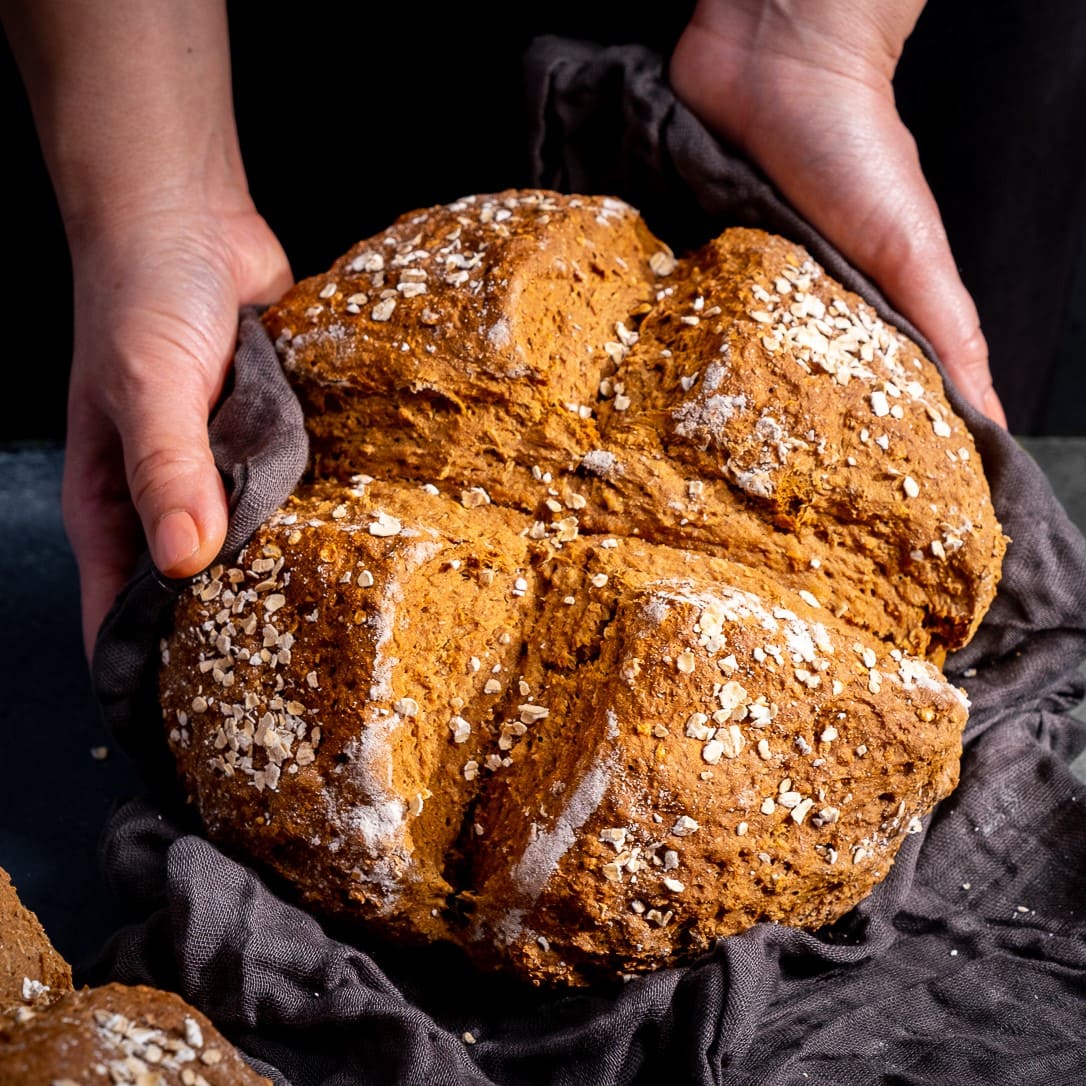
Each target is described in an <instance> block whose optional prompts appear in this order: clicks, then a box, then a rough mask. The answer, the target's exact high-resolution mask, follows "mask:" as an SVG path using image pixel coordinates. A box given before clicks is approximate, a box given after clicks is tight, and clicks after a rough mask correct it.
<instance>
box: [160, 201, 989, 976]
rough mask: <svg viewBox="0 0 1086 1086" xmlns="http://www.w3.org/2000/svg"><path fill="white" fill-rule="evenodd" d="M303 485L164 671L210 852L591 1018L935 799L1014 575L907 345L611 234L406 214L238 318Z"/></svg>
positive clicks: (623, 232)
mask: <svg viewBox="0 0 1086 1086" xmlns="http://www.w3.org/2000/svg"><path fill="white" fill-rule="evenodd" d="M264 320H265V324H266V327H267V328H268V330H269V332H270V334H271V335H272V337H273V339H274V341H275V343H276V346H277V350H278V352H279V355H280V358H281V359H282V362H283V365H284V368H285V370H286V372H287V375H288V377H289V379H290V380H291V382H292V384H293V386H294V387H295V389H296V390H297V392H298V394H299V396H300V398H301V400H302V403H303V405H304V408H305V412H306V424H307V428H308V431H309V436H310V441H311V449H312V456H311V464H310V469H309V472H308V475H307V478H306V479H305V480H304V481H303V483H302V484H301V485H300V486H299V487H298V488H297V490H296V492H295V494H294V495H293V496H292V497H291V498H290V500H289V501H288V502H287V503H286V504H285V505H284V506H283V508H281V509H280V510H279V511H278V512H277V513H276V514H275V515H274V516H272V517H271V518H270V519H269V520H268V522H267V523H266V524H265V525H264V526H263V527H262V528H261V529H260V530H259V531H258V532H257V533H256V534H255V536H254V537H253V538H252V539H251V541H250V542H249V543H248V545H247V546H246V548H245V549H244V550H243V552H242V553H241V555H240V556H239V558H238V560H237V562H236V563H234V564H232V565H223V566H216V567H215V568H213V569H211V570H209V571H207V572H206V573H205V574H203V575H202V576H200V577H199V578H197V579H196V580H195V582H194V583H193V585H192V588H191V591H187V592H186V593H185V594H184V596H183V597H182V599H181V600H180V602H179V604H178V607H177V610H176V614H175V622H174V626H173V629H172V631H171V632H170V633H169V635H168V636H167V637H166V638H165V639H164V640H163V643H162V668H161V672H160V691H161V701H162V707H163V713H164V719H165V727H166V731H167V735H168V740H169V744H170V747H171V749H172V751H173V753H174V755H175V757H176V760H177V764H178V767H179V771H180V774H181V778H182V781H183V783H184V786H185V788H186V790H187V792H188V794H189V795H190V797H191V798H192V800H193V802H194V803H195V805H196V808H197V810H198V811H199V813H200V815H201V817H202V819H203V821H204V824H205V826H206V829H207V832H208V834H209V836H210V837H211V838H212V839H214V840H216V841H218V842H219V843H221V844H222V845H224V847H228V848H230V849H233V850H235V851H236V852H237V853H238V854H240V855H242V856H244V857H247V858H249V859H251V860H253V861H254V862H256V863H258V864H259V865H260V866H261V867H262V868H264V869H266V870H268V871H271V872H273V873H274V874H275V875H276V876H278V877H279V878H281V879H282V880H285V884H286V885H287V886H289V887H291V888H292V892H293V893H294V894H295V896H296V899H297V900H299V901H300V902H302V903H304V904H305V905H306V906H308V907H309V908H311V909H312V910H313V911H314V912H316V913H318V914H319V915H322V916H325V917H330V918H334V919H335V920H337V921H339V922H346V923H348V924H354V925H356V926H357V928H358V930H365V931H367V932H370V933H377V934H378V935H381V936H383V937H388V938H393V939H402V940H406V941H415V942H425V941H433V940H449V941H452V942H454V943H456V944H458V945H459V946H461V947H462V948H464V949H465V950H466V951H467V952H468V954H470V955H471V956H472V957H473V958H474V959H475V960H477V961H478V962H479V963H480V964H481V965H483V966H484V967H487V968H496V969H505V970H509V971H512V972H514V973H515V974H517V975H519V976H521V977H523V978H525V979H528V980H531V981H532V982H534V983H540V984H549V983H562V984H586V983H592V982H595V981H597V980H605V979H613V978H617V977H619V976H622V975H627V974H631V973H638V972H644V971H647V970H651V969H655V968H658V967H660V966H663V965H669V964H676V963H681V962H687V961H690V960H693V959H694V958H696V957H697V956H699V955H701V954H703V953H705V952H706V951H709V950H711V949H712V947H713V945H714V944H715V942H716V941H717V940H718V939H720V938H721V937H723V936H727V935H730V934H733V933H736V932H740V931H743V930H745V929H747V928H749V927H751V926H752V925H754V924H757V923H759V922H765V921H777V922H781V923H786V924H791V925H796V926H801V927H805V928H811V929H815V928H818V927H820V926H822V925H825V924H827V923H829V922H832V921H833V920H835V919H837V918H838V917H840V916H841V915H843V914H844V913H845V912H847V911H848V910H849V909H850V908H851V907H852V906H853V905H855V904H856V903H857V902H858V901H859V900H861V899H862V898H863V897H864V896H865V895H866V894H867V893H869V891H870V890H871V889H872V887H873V886H874V885H875V884H876V883H877V882H879V881H880V880H881V879H882V878H884V877H885V875H886V874H887V872H888V870H889V867H890V865H891V864H892V862H893V858H894V855H895V854H896V852H897V849H898V848H899V846H900V845H901V842H902V840H903V839H904V837H905V836H906V834H908V833H909V832H910V831H915V830H917V829H918V828H919V827H920V825H921V823H920V819H921V818H923V817H924V816H925V815H926V814H927V813H928V812H929V811H930V810H931V809H932V807H933V806H934V805H935V803H936V802H937V801H938V800H939V799H941V798H943V797H944V796H946V795H947V794H948V793H949V792H950V791H951V790H952V789H953V787H954V786H955V784H956V782H957V775H958V763H959V759H960V754H961V732H962V728H963V726H964V723H965V720H966V717H967V710H968V702H967V699H966V698H965V695H964V693H963V692H962V691H961V690H959V689H957V688H955V687H954V686H952V685H951V684H949V683H948V682H947V680H946V679H945V678H944V676H943V674H942V672H941V671H940V665H941V663H942V661H943V659H944V657H945V654H946V653H947V652H948V651H950V650H953V649H956V648H959V647H960V646H962V645H964V644H965V643H966V642H967V641H968V640H969V639H970V637H971V636H972V635H973V632H974V631H975V630H976V627H977V625H978V624H979V622H980V620H981V618H982V617H983V615H984V613H985V611H986V610H987V608H988V606H989V604H990V603H991V600H992V598H993V596H994V594H995V591H996V586H997V583H998V580H999V573H1000V566H1001V559H1002V555H1003V552H1004V549H1005V546H1006V543H1007V540H1006V539H1005V537H1004V535H1003V533H1002V531H1001V529H1000V526H999V524H998V523H997V521H996V518H995V515H994V512H993V509H992V505H991V500H990V494H989V490H988V486H987V483H986V481H985V478H984V474H983V468H982V465H981V463H980V459H979V457H978V456H977V453H976V450H975V447H974V444H973V441H972V439H971V436H970V434H969V432H968V430H967V429H966V428H965V426H964V425H963V423H962V422H961V420H960V419H959V418H958V417H957V416H956V415H955V413H954V412H953V411H952V409H951V407H950V405H949V404H948V402H947V399H946V396H945V393H944V390H943V386H942V382H941V379H940V377H939V375H938V373H937V371H936V370H935V368H934V367H933V365H932V364H931V363H930V362H929V361H928V360H927V359H925V358H924V357H923V355H922V354H921V353H920V351H919V350H918V348H917V347H916V345H915V344H913V343H912V342H910V341H909V340H908V339H907V338H905V337H904V336H903V335H902V334H901V333H899V332H898V331H897V330H896V329H894V328H892V327H891V326H889V325H887V324H886V323H885V322H884V321H882V320H881V319H880V318H879V317H878V316H877V315H876V314H875V312H874V311H873V310H872V309H871V308H870V307H869V306H868V305H867V304H866V303H865V302H863V301H862V300H861V299H860V298H859V297H857V296H856V295H854V294H851V293H850V292H848V291H846V290H845V289H844V288H843V287H842V286H841V285H840V284H838V283H836V282H835V281H834V280H833V279H831V278H830V277H829V276H828V275H827V274H826V273H825V272H824V271H823V269H822V268H820V267H819V266H818V265H817V264H816V263H815V262H814V261H813V260H812V259H811V257H810V256H809V255H808V254H807V253H806V252H805V251H804V250H803V249H802V248H801V247H799V246H797V245H794V244H792V243H790V242H788V241H786V240H785V239H783V238H780V237H776V236H773V235H770V234H767V233H764V232H761V231H757V230H751V229H739V228H737V229H730V230H727V231H725V232H724V233H723V234H721V235H720V236H719V237H718V238H715V239H714V240H713V241H711V242H710V243H709V244H707V245H706V246H705V247H703V248H702V249H700V250H698V251H696V252H693V253H691V254H688V255H685V256H683V257H681V258H679V259H677V258H676V257H675V256H674V255H673V253H672V252H671V250H670V249H669V248H668V246H667V245H666V244H664V243H663V242H662V241H660V240H659V239H658V238H656V237H655V236H654V235H653V233H652V232H651V231H650V230H649V228H648V227H647V226H646V224H645V223H644V221H643V220H642V219H641V217H640V216H639V214H638V213H637V212H636V211H635V210H634V209H633V208H631V207H630V206H628V205H627V204H625V203H623V202H622V201H620V200H617V199H614V198H610V197H599V196H566V195H559V194H557V193H553V192H547V191H537V190H515V191H507V192H502V193H498V194H495V195H488V196H473V197H468V198H465V199H462V200H459V201H457V202H455V203H453V204H449V205H446V206H440V207H434V208H428V209H424V210H421V211H416V212H413V213H410V214H408V215H405V216H403V217H401V218H400V219H399V220H397V222H395V223H394V224H393V225H392V226H391V227H390V228H389V229H388V230H386V231H384V232H383V233H381V234H379V235H377V236H376V237H373V238H370V239H368V240H366V241H364V242H361V243H360V244H358V245H356V246H355V247H354V248H353V249H351V250H350V251H349V252H348V253H346V254H345V255H344V256H343V257H342V258H341V259H340V260H338V261H337V262H336V263H335V264H334V265H333V266H332V268H331V269H330V270H329V271H328V273H327V274H324V275H320V276H316V277H314V278H312V279H308V280H305V281H303V282H301V283H299V284H297V285H296V286H295V287H294V288H292V289H291V290H290V291H289V292H288V293H287V294H286V295H285V296H284V297H283V299H282V300H281V301H280V302H279V303H278V304H276V305H274V306H272V307H270V308H269V309H268V310H267V311H266V312H265V314H264Z"/></svg>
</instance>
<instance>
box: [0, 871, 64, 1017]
mask: <svg viewBox="0 0 1086 1086" xmlns="http://www.w3.org/2000/svg"><path fill="white" fill-rule="evenodd" d="M71 987H72V968H71V966H70V965H69V964H68V963H67V962H66V961H65V960H64V959H63V958H62V957H61V956H60V954H58V953H57V951H56V949H55V948H54V946H53V944H52V943H51V942H50V941H49V937H48V936H47V935H46V934H45V931H44V929H43V928H42V926H41V923H40V922H39V921H38V918H37V917H36V916H35V915H34V914H33V913H32V912H31V911H30V910H29V909H28V908H26V906H24V905H23V903H22V902H21V901H20V900H19V896H18V894H17V893H16V892H15V887H14V886H12V884H11V878H10V877H9V875H8V873H7V872H6V871H4V870H3V869H0V1009H3V1008H4V1007H13V1006H19V1005H36V1004H39V1003H42V1002H48V1001H49V1000H50V999H55V998H56V997H57V996H58V995H60V994H62V993H64V992H67V991H70V990H71Z"/></svg>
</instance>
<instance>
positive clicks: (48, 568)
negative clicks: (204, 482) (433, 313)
mask: <svg viewBox="0 0 1086 1086" xmlns="http://www.w3.org/2000/svg"><path fill="white" fill-rule="evenodd" d="M1022 444H1023V445H1024V446H1025V448H1026V449H1027V450H1028V451H1029V452H1030V453H1031V454H1032V455H1033V456H1034V457H1035V458H1036V459H1037V461H1038V463H1040V465H1041V466H1042V468H1044V470H1045V471H1046V473H1047V474H1048V476H1049V478H1050V479H1051V480H1052V484H1053V488H1054V489H1055V491H1056V493H1057V495H1059V497H1060V498H1061V500H1062V501H1063V502H1064V505H1065V506H1066V508H1067V509H1068V511H1069V513H1070V514H1071V517H1072V519H1074V520H1075V522H1076V523H1077V524H1078V526H1079V527H1080V528H1082V529H1084V530H1086V438H1029V439H1023V440H1022ZM61 463H62V451H61V449H60V448H59V447H57V446H55V445H9V446H6V447H5V446H0V503H2V507H3V508H5V509H6V510H7V511H8V518H9V520H8V534H7V539H8V544H7V545H6V546H5V547H4V548H3V549H2V550H0V585H2V586H3V591H2V592H0V631H2V633H0V638H2V642H0V658H2V659H3V660H4V675H5V677H6V679H7V683H8V690H7V696H6V697H5V698H4V699H3V702H2V703H0V735H3V737H4V740H5V744H6V749H5V756H4V757H3V758H2V759H0V867H3V868H5V869H6V870H7V871H8V873H9V874H10V875H11V878H12V881H13V882H14V884H15V886H16V889H17V890H18V892H19V895H20V896H21V898H22V900H23V902H24V904H25V905H27V907H28V908H30V909H33V910H34V912H36V913H37V914H38V917H39V918H40V920H41V922H42V925H43V926H44V927H45V930H46V931H47V932H48V933H49V935H50V937H51V938H52V940H53V942H54V943H55V945H56V947H57V949H58V950H59V951H60V952H61V953H62V954H63V955H64V956H65V957H67V958H68V959H69V960H70V961H71V962H72V963H73V965H74V966H75V967H76V972H77V980H78V972H79V967H80V965H81V964H82V963H84V962H87V961H89V959H90V957H91V956H92V955H94V954H95V953H97V951H98V950H99V949H100V947H101V946H102V944H103V942H104V941H105V939H106V938H107V937H108V936H109V935H110V934H111V933H112V932H113V931H115V930H116V929H117V928H118V927H119V926H120V925H121V924H122V923H123V922H124V919H125V918H124V917H123V916H122V915H121V914H120V912H119V910H118V906H117V903H116V902H115V901H114V900H113V899H112V897H111V895H110V893H109V891H108V888H107V887H106V886H105V885H104V883H103V881H102V879H101V876H100V874H99V871H98V867H97V860H96V848H97V843H98V836H99V833H100V831H101V829H102V827H103V825H104V823H105V820H106V817H107V815H108V814H109V812H110V811H111V809H112V808H113V806H114V804H116V803H117V802H119V801H123V800H124V799H127V798H129V797H131V796H133V795H135V794H138V793H139V792H140V791H141V788H140V783H139V779H138V777H137V775H136V773H135V771H134V770H133V768H132V766H131V765H130V764H129V762H128V761H127V759H126V758H125V756H124V755H123V754H121V753H120V752H119V751H118V750H117V749H115V748H114V747H113V746H112V744H111V743H109V741H108V739H107V737H106V734H105V732H104V729H103V725H102V722H101V720H100V719H99V716H98V711H97V708H96V706H95V704H94V701H93V698H92V697H91V691H90V685H89V680H88V676H87V669H86V664H85V661H84V658H83V653H82V646H81V644H80V635H79V594H78V581H77V577H76V569H75V563H74V561H73V559H72V555H71V551H70V549H69V547H68V542H67V539H66V537H65V535H64V530H63V526H62V524H61V519H60V475H61ZM1079 712H1080V713H1081V714H1083V715H1084V716H1086V706H1083V707H1080V709H1079ZM100 746H105V747H107V748H108V750H109V754H108V757H106V758H105V759H104V760H101V761H99V760H97V759H95V758H94V757H93V756H92V755H91V749H92V748H94V747H100ZM1077 765H1078V768H1079V770H1080V776H1082V777H1083V779H1084V780H1086V754H1083V755H1082V756H1081V757H1080V758H1079V760H1078V763H1077Z"/></svg>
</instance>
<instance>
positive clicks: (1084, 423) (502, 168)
mask: <svg viewBox="0 0 1086 1086" xmlns="http://www.w3.org/2000/svg"><path fill="white" fill-rule="evenodd" d="M383 7H385V8H386V10H383V11H382V13H381V14H380V16H376V15H375V14H374V8H373V6H372V5H325V6H314V7H313V9H312V10H310V11H307V12H306V13H305V17H304V18H292V19H290V20H289V21H283V20H281V19H279V18H276V17H275V15H274V9H268V8H267V7H262V8H256V7H254V6H253V5H251V4H249V5H244V4H240V3H233V4H228V10H229V13H230V19H231V33H232V42H233V50H234V83H235V99H236V109H237V115H238V122H239V130H240V135H241V142H242V150H243V155H244V158H245V162H246V165H247V169H248V174H249V180H250V185H251V189H252V192H253V196H254V199H255V202H256V205H257V207H258V208H260V210H261V211H262V212H263V214H264V215H265V217H266V218H267V220H268V221H269V223H270V225H271V226H272V228H273V230H275V232H276V233H277V235H278V237H279V238H280V240H281V242H282V243H283V245H284V247H285V249H286V251H287V254H288V256H289V258H290V260H291V266H292V269H293V271H294V274H295V276H296V277H298V278H301V277H303V276H307V275H311V274H315V273H317V272H319V271H321V270H323V269H324V268H325V267H326V266H327V265H328V264H330V263H331V262H332V261H333V260H334V259H335V258H336V257H337V256H339V255H340V253H341V252H343V251H344V250H346V249H347V248H348V247H349V246H350V245H352V244H353V243H354V242H355V241H357V240H358V239H360V238H362V237H365V236H367V235H369V234H372V233H375V232H376V231H378V230H380V229H382V228H383V227H384V226H386V225H387V224H388V223H389V222H390V221H391V220H392V219H393V218H394V217H395V216H397V215H398V214H400V213H401V212H403V211H406V210H410V209H412V208H415V207H421V206H425V205H429V204H432V203H440V202H444V201H446V200H452V199H455V198H456V197H458V196H461V195H464V194H466V193H469V192H488V191H496V190H497V189H500V188H504V187H507V186H512V185H519V184H523V183H526V181H527V173H526V170H527V163H526V161H525V158H524V150H525V143H526V141H525V138H524V124H523V120H522V117H521V112H520V110H521V104H520V67H519V63H520V62H519V58H520V53H521V51H522V49H523V47H524V46H525V45H526V43H527V42H528V41H529V40H530V39H531V37H532V36H533V35H534V34H537V33H543V32H549V33H559V34H565V35H569V36H575V37H582V38H588V39H591V40H596V41H603V42H613V43H614V42H624V41H642V42H645V43H648V44H650V45H652V46H653V47H655V48H657V49H658V50H659V51H661V52H663V53H666V52H667V51H668V50H669V49H670V46H671V44H672V43H673V41H674V39H675V37H677V35H678V33H679V31H680V30H681V28H682V26H683V24H684V22H685V21H686V18H687V16H688V12H689V10H690V8H691V7H692V5H687V4H671V5H662V4H660V5H651V6H648V5H646V6H644V7H641V6H638V5H630V4H617V3H607V2H599V3H592V4H588V3H583V2H582V3H580V4H572V3H560V2H559V3H551V4H548V5H540V9H541V10H540V11H539V12H533V11H532V7H534V6H528V5H509V4H506V5H499V4H496V3H482V4H472V5H466V6H465V5H434V6H428V7H427V9H426V11H425V14H424V15H422V14H421V13H420V12H419V10H418V9H417V8H416V7H415V6H413V5H406V4H404V5H401V8H402V14H398V13H397V11H396V10H394V9H393V10H387V7H388V6H383ZM665 7H666V8H667V9H668V12H669V13H664V14H661V12H660V11H658V10H654V9H663V8H665ZM522 8H523V9H524V10H521V9H522ZM269 11H271V12H272V14H268V12H269ZM258 12H263V13H264V14H262V15H258V14H257V13H258ZM0 44H2V47H3V51H2V53H0V101H3V103H4V109H3V111H2V113H0V136H2V137H3V141H4V147H5V148H6V149H7V154H6V155H5V156H4V157H5V160H6V169H5V171H4V179H5V182H6V190H7V193H8V198H7V199H8V205H7V206H8V207H9V209H10V210H11V211H12V219H11V220H10V224H11V225H10V226H9V234H8V239H9V240H8V245H7V247H6V251H5V256H6V259H5V260H4V262H3V277H4V278H3V282H2V283H0V292H2V293H0V296H2V297H4V298H7V299H9V301H13V300H15V299H18V305H17V306H13V307H12V308H11V309H10V310H9V316H8V319H7V321H6V327H5V341H6V343H7V346H8V350H7V352H6V353H7V357H8V361H9V364H13V365H16V366H19V367H21V368H22V369H23V370H24V371H25V372H26V373H28V375H29V377H30V380H31V381H32V382H33V383H34V385H35V391H34V393H33V394H32V395H31V396H29V397H20V399H19V401H18V406H17V407H16V405H15V401H14V399H13V398H12V397H10V396H9V397H7V398H6V406H5V408H4V416H3V422H2V425H0V441H3V440H13V439H23V440H25V439H43V440H52V441H60V440H63V436H64V410H65V408H64V400H65V385H66V379H67V366H68V359H69V355H70V349H71V319H70V312H69V307H70V291H71V279H70V271H69V267H68V258H67V249H66V245H65V241H64V235H63V230H62V227H61V225H60V222H59V219H58V215H57V210H56V205H55V202H54V199H53V195H52V190H51V187H50V183H49V179H48V175H47V174H46V172H45V169H44V167H43V164H42V161H41V157H40V153H39V151H38V147H37V141H36V136H35V133H34V129H33V124H32V121H31V119H30V115H29V109H28V107H27V105H26V100H25V95H24V94H23V91H22V84H21V82H20V79H19V76H18V72H17V70H16V68H15V66H14V64H13V62H12V60H11V57H10V54H9V53H8V51H7V46H6V42H0ZM1084 72H1086V5H1083V4H1081V3H1080V2H1079V0H1059V2H1056V3H1050V4H1046V5H1045V7H1044V13H1043V16H1042V14H1041V13H1040V12H1039V11H1037V10H1036V7H1035V5H1027V4H1026V3H1023V2H1021V0H1013V2H1003V3H992V2H990V0H989V2H984V3H981V2H977V0H930V2H929V3H928V5H927V7H926V8H925V10H924V12H923V14H922V15H921V17H920V22H919V24H918V26H917V29H916V31H915V32H914V34H913V36H912V37H911V38H910V39H909V41H908V42H907V43H906V49H905V54H904V56H903V58H902V62H901V65H900V68H899V71H898V76H897V79H896V82H895V89H896V92H897V96H898V103H899V108H900V110H901V113H902V116H903V117H904V119H905V121H906V123H907V124H908V125H909V127H910V129H911V130H912V131H913V133H914V135H915V136H916V138H917V142H918V145H919V148H920V153H921V160H922V163H923V166H924V169H925V172H926V174H927V175H928V178H929V180H930V182H931V185H932V188H933V189H934V191H935V194H936V198H937V200H938V202H939V205H940V207H941V208H942V209H943V213H944V217H945V220H946V223H947V229H948V233H949V235H950V239H951V244H952V247H953V249H954V252H955V254H956V256H957V258H958V260H959V263H960V267H961V271H962V275H963V278H964V280H965V283H966V286H967V287H968V288H969V289H970V290H971V291H972V293H973V295H974V297H975V298H976V300H977V303H978V307H979V308H980V311H981V318H982V326H983V328H984V329H985V332H986V334H987V337H988V340H989V344H990V347H991V356H992V365H993V370H994V371H995V373H996V385H997V388H998V390H999V391H1000V394H1001V396H1002V398H1003V401H1004V404H1005V405H1006V407H1007V409H1008V414H1009V415H1010V418H1011V428H1012V430H1013V431H1014V432H1015V433H1019V434H1075V433H1079V434H1081V433H1086V261H1084V258H1083V250H1084V247H1083V234H1084V222H1086V139H1084V135H1083V134H1084V133H1086V76H1084Z"/></svg>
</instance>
